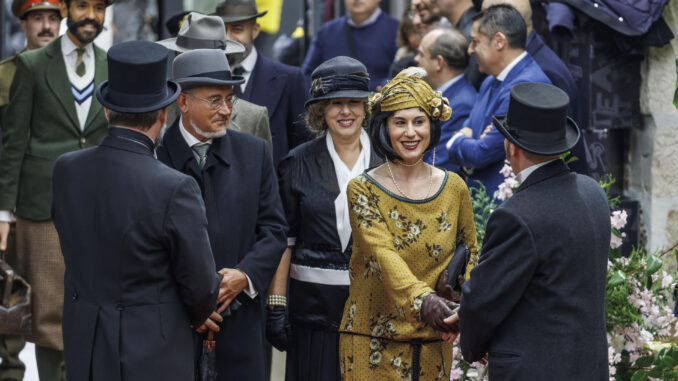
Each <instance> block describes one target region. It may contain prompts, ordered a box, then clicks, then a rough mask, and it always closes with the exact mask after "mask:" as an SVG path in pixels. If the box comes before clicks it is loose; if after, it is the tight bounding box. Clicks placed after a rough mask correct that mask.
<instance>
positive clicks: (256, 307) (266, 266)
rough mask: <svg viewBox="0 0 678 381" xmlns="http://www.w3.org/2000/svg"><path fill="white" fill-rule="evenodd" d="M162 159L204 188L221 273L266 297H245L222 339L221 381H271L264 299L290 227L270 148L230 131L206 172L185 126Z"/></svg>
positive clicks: (173, 130)
mask: <svg viewBox="0 0 678 381" xmlns="http://www.w3.org/2000/svg"><path fill="white" fill-rule="evenodd" d="M157 154H158V159H159V160H161V161H162V162H164V163H165V164H167V165H169V166H170V167H171V168H174V169H176V170H178V171H180V172H182V173H186V174H188V175H190V176H192V177H193V178H194V179H195V180H196V181H197V182H198V184H199V186H200V191H201V193H202V196H203V199H204V200H205V207H206V208H207V220H208V230H209V237H210V242H211V244H212V252H213V253H214V261H215V262H216V265H217V269H222V268H225V267H227V268H238V269H240V270H242V271H243V272H244V273H245V274H247V276H249V278H250V279H251V280H252V283H253V285H254V287H255V289H256V290H257V291H258V293H259V295H258V296H257V297H256V298H254V299H251V298H250V297H249V296H247V295H245V294H244V293H241V294H240V295H239V296H238V297H237V298H238V300H239V301H240V302H241V303H242V306H241V307H240V308H239V309H238V310H237V311H235V312H234V313H233V315H231V316H227V317H226V318H225V319H224V322H223V323H221V324H220V331H219V333H217V335H216V336H215V339H216V356H217V372H218V374H219V380H220V381H223V380H264V379H265V369H266V366H265V363H264V362H265V356H264V347H263V345H262V343H263V342H264V333H263V324H264V322H263V314H262V309H263V296H264V295H265V294H266V291H267V290H268V286H269V284H270V282H271V279H272V278H273V274H274V273H275V271H276V269H277V267H278V264H279V263H280V257H281V256H282V253H283V251H284V250H285V248H286V247H287V223H286V221H285V215H284V212H283V207H282V203H281V201H280V195H279V192H278V182H277V177H276V174H275V171H274V169H273V162H272V160H271V154H270V152H269V149H268V144H267V143H266V142H265V141H264V140H263V139H260V138H257V137H254V136H251V135H249V134H245V133H242V132H238V131H232V130H229V131H228V133H227V134H226V135H225V136H223V137H221V138H218V139H213V140H212V147H211V148H210V149H209V151H208V154H207V160H206V162H205V167H204V168H203V169H202V170H201V169H200V167H199V166H198V162H197V160H196V159H195V157H194V155H193V152H192V150H191V148H190V147H189V146H188V144H186V141H185V140H184V138H183V136H182V135H181V131H180V130H179V120H177V121H176V122H175V123H174V124H173V125H172V126H171V127H170V128H169V129H168V130H167V133H166V134H165V137H164V139H163V143H162V145H161V146H160V147H159V148H158V150H157Z"/></svg>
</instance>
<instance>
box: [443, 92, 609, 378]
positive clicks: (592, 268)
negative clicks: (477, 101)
mask: <svg viewBox="0 0 678 381" xmlns="http://www.w3.org/2000/svg"><path fill="white" fill-rule="evenodd" d="M568 103H569V98H568V97H567V94H566V93H565V92H564V91H562V90H560V89H559V88H557V87H555V86H552V85H547V84H543V83H529V82H528V83H521V84H517V85H515V86H513V88H512V89H511V94H510V100H509V108H508V113H507V115H506V116H495V117H494V126H495V127H496V128H497V129H498V130H499V131H500V132H501V134H502V135H504V137H505V138H506V139H505V141H504V148H505V150H506V157H507V159H508V161H509V162H510V163H511V167H512V168H513V171H514V172H515V173H517V180H518V182H519V183H520V186H519V188H518V189H517V190H516V191H515V194H514V195H513V196H512V197H511V198H509V199H508V200H507V201H505V202H504V203H503V204H502V205H501V206H500V207H499V208H497V209H496V210H495V211H494V212H493V213H492V215H491V217H490V220H489V222H488V223H487V230H486V234H485V240H484V244H483V249H482V254H481V255H480V260H479V263H478V265H477V266H476V267H475V268H474V269H473V271H472V272H471V278H470V279H469V281H467V282H466V283H464V285H463V286H462V290H463V295H462V299H461V308H460V310H459V328H460V335H461V338H460V343H461V350H462V353H463V355H464V358H465V359H466V360H467V361H477V360H479V359H481V358H482V357H483V356H485V354H489V364H490V365H489V367H490V370H489V374H490V379H491V380H607V379H608V366H607V339H606V331H605V287H606V272H607V254H608V250H609V244H610V217H609V207H608V203H607V198H606V196H605V192H604V191H603V190H602V188H601V187H600V185H598V183H597V182H596V181H595V180H593V179H591V178H590V177H587V176H583V175H579V174H576V173H574V172H570V169H569V168H568V167H567V165H566V164H565V162H564V161H563V160H562V159H561V158H560V155H561V154H562V153H563V152H566V151H568V150H570V149H571V148H572V146H574V145H575V144H576V143H577V140H578V139H579V134H580V132H579V129H578V128H577V125H576V124H575V123H574V121H572V119H570V118H568V117H567V107H568ZM454 320H455V318H454V317H453V318H450V319H449V322H450V323H451V322H453V321H454Z"/></svg>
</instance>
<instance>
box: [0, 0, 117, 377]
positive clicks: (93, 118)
mask: <svg viewBox="0 0 678 381" xmlns="http://www.w3.org/2000/svg"><path fill="white" fill-rule="evenodd" d="M111 3H112V0H77V1H76V0H62V2H61V3H60V4H59V11H60V14H61V17H66V18H67V20H66V24H67V25H68V31H67V33H66V35H64V36H61V37H59V38H57V39H55V40H54V41H53V42H51V43H50V44H49V45H47V46H45V47H44V48H42V49H36V50H32V51H28V52H25V53H23V54H20V55H19V57H18V59H17V60H16V74H15V77H14V81H13V82H12V87H11V89H10V99H11V102H10V104H9V106H8V107H7V111H6V114H5V117H4V119H3V122H4V123H3V149H2V152H1V153H0V211H4V213H2V214H4V216H0V220H1V222H0V242H3V243H4V242H6V239H7V236H8V233H9V218H8V216H9V212H10V211H12V210H14V209H15V208H16V218H17V222H16V245H17V256H18V262H19V266H18V267H19V268H20V269H21V271H22V272H23V274H22V275H25V276H26V280H27V281H28V282H29V283H30V284H31V286H32V288H33V294H32V307H33V311H32V314H33V331H32V333H31V334H29V335H27V336H26V340H27V341H31V342H34V343H35V344H36V357H37V362H38V373H39V375H40V379H41V380H42V381H44V380H59V379H63V377H64V376H63V371H62V368H63V367H62V363H63V352H62V351H63V342H62V337H61V315H62V304H63V271H64V268H63V258H62V255H61V251H60V249H59V241H58V237H57V234H56V231H55V230H54V226H53V224H52V221H51V218H50V206H51V204H52V193H51V180H52V167H53V165H54V160H55V159H56V158H57V156H59V155H60V154H63V153H65V152H69V151H74V150H78V149H81V148H85V147H90V146H94V145H96V144H98V143H99V142H101V140H102V139H103V138H104V136H106V134H107V133H108V130H107V128H106V118H105V117H104V113H103V110H102V108H101V105H100V104H99V102H98V101H96V100H95V99H93V97H92V93H93V91H94V88H95V86H96V85H98V84H99V83H101V82H102V81H103V80H105V79H106V75H107V73H106V55H105V53H104V51H103V50H101V49H99V48H98V47H95V46H94V45H93V44H92V41H93V40H94V38H95V37H96V36H97V35H99V33H100V32H101V30H102V29H103V23H104V16H105V13H106V7H107V6H108V5H110V4H111ZM23 7H25V4H24V6H23ZM23 7H20V9H22V8H23ZM27 9H28V8H27ZM0 213H1V212H0ZM0 249H1V248H0Z"/></svg>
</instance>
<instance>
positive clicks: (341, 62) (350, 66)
mask: <svg viewBox="0 0 678 381" xmlns="http://www.w3.org/2000/svg"><path fill="white" fill-rule="evenodd" d="M369 82H370V76H369V74H367V69H366V68H365V65H363V64H362V63H361V62H360V61H358V60H356V59H354V58H351V57H346V56H337V57H334V58H330V59H329V60H327V61H325V62H323V63H321V64H320V65H319V66H318V67H317V68H316V69H315V70H313V73H312V74H311V98H310V99H309V100H307V101H306V104H305V107H308V106H309V105H310V104H311V103H313V102H317V101H320V100H324V99H335V98H367V97H368V96H369V95H370V91H369V87H368V85H369Z"/></svg>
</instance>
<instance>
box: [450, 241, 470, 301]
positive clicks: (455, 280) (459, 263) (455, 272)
mask: <svg viewBox="0 0 678 381" xmlns="http://www.w3.org/2000/svg"><path fill="white" fill-rule="evenodd" d="M470 259H471V250H470V249H469V248H468V245H466V243H464V242H462V243H460V244H459V245H457V248H456V249H454V255H453V256H452V259H450V264H448V265H447V284H448V285H449V286H450V287H452V289H453V290H455V291H460V290H461V285H460V284H459V275H464V274H466V266H467V265H468V261H469V260H470Z"/></svg>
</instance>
